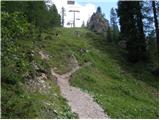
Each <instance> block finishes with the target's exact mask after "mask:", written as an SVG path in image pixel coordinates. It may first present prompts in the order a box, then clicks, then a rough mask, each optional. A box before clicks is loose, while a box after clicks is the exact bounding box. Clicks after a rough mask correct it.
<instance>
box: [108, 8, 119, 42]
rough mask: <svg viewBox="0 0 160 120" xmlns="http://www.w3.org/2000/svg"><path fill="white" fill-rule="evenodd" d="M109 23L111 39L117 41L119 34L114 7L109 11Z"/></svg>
mask: <svg viewBox="0 0 160 120" xmlns="http://www.w3.org/2000/svg"><path fill="white" fill-rule="evenodd" d="M110 24H111V28H112V39H113V41H117V39H118V36H119V29H118V25H117V14H116V12H115V9H114V8H112V9H111V11H110Z"/></svg>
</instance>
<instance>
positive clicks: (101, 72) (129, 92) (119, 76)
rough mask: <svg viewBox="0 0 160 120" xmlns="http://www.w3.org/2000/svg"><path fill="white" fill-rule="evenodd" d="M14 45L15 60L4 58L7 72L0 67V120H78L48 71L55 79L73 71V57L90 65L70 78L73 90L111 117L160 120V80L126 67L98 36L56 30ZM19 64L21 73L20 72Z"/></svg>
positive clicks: (143, 68)
mask: <svg viewBox="0 0 160 120" xmlns="http://www.w3.org/2000/svg"><path fill="white" fill-rule="evenodd" d="M16 44H17V46H18V48H17V51H16V52H13V54H12V58H14V59H12V58H7V59H8V61H6V62H8V67H7V68H2V78H3V79H4V78H5V80H2V118H45V119H46V118H77V117H78V116H77V114H76V113H73V112H71V108H70V107H69V105H68V104H67V101H66V100H65V99H64V98H63V97H62V95H61V93H60V89H59V86H58V85H57V81H56V78H55V77H54V76H53V75H52V74H51V69H54V71H55V72H56V73H58V74H64V73H66V72H68V71H71V70H72V67H73V66H72V62H71V57H72V56H73V55H74V56H75V58H76V59H77V61H78V64H79V65H80V66H83V65H84V64H85V63H87V62H90V63H91V64H90V65H88V66H86V67H84V68H81V69H79V70H77V71H76V72H75V73H73V75H72V76H71V81H70V83H71V85H72V86H74V87H78V88H80V89H81V90H82V91H84V92H86V93H89V94H90V95H92V96H93V98H94V100H95V101H96V102H97V103H98V104H99V105H100V106H101V107H102V108H103V109H104V111H105V112H106V114H108V116H109V117H110V118H158V117H159V115H158V109H159V108H158V77H156V76H154V75H153V74H152V73H151V72H150V69H151V68H150V67H151V66H155V65H154V64H153V63H150V64H145V63H136V64H134V65H133V64H131V63H128V62H127V61H126V59H125V58H124V57H123V54H122V53H123V50H121V49H120V48H118V47H117V46H115V45H112V44H108V43H107V42H106V41H105V40H104V38H103V37H102V36H101V35H100V34H95V33H93V32H90V31H88V30H86V29H82V28H56V29H54V30H52V29H51V30H47V31H44V32H43V33H42V34H41V37H40V39H37V40H35V41H32V40H18V41H17V43H16ZM30 58H31V59H32V60H31V61H32V62H30ZM15 61H16V62H17V63H16V62H15ZM19 61H20V62H21V63H22V65H23V68H18V66H17V64H18V63H20V62H19ZM15 63H16V64H15ZM157 64H158V63H157ZM15 67H16V69H17V68H18V69H21V73H16V72H15V71H14V69H15ZM13 79H15V80H16V81H13ZM23 108H25V109H23Z"/></svg>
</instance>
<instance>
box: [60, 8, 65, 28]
mask: <svg viewBox="0 0 160 120" xmlns="http://www.w3.org/2000/svg"><path fill="white" fill-rule="evenodd" d="M64 16H65V9H64V7H62V18H61V25H62V26H63V27H64Z"/></svg>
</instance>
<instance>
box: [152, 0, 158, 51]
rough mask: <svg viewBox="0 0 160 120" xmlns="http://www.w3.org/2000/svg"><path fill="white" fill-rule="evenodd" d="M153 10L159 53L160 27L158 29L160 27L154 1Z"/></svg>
mask: <svg viewBox="0 0 160 120" xmlns="http://www.w3.org/2000/svg"><path fill="white" fill-rule="evenodd" d="M152 8H153V14H154V22H155V28H156V40H157V50H158V52H159V27H158V26H159V25H158V20H157V14H156V5H155V1H152Z"/></svg>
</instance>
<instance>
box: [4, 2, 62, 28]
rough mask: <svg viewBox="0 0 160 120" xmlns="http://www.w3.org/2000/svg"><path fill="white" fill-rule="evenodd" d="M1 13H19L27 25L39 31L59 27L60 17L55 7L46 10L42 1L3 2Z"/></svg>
mask: <svg viewBox="0 0 160 120" xmlns="http://www.w3.org/2000/svg"><path fill="white" fill-rule="evenodd" d="M2 11H4V12H8V13H13V12H21V13H22V14H23V16H25V17H26V18H27V21H28V22H29V23H31V24H32V25H34V26H36V27H37V28H39V29H40V30H42V29H47V28H49V27H50V28H53V27H55V26H60V15H59V14H58V12H57V9H56V6H55V5H53V6H51V8H50V9H48V8H47V6H46V3H45V2H44V1H26V2H23V1H3V2H2Z"/></svg>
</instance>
